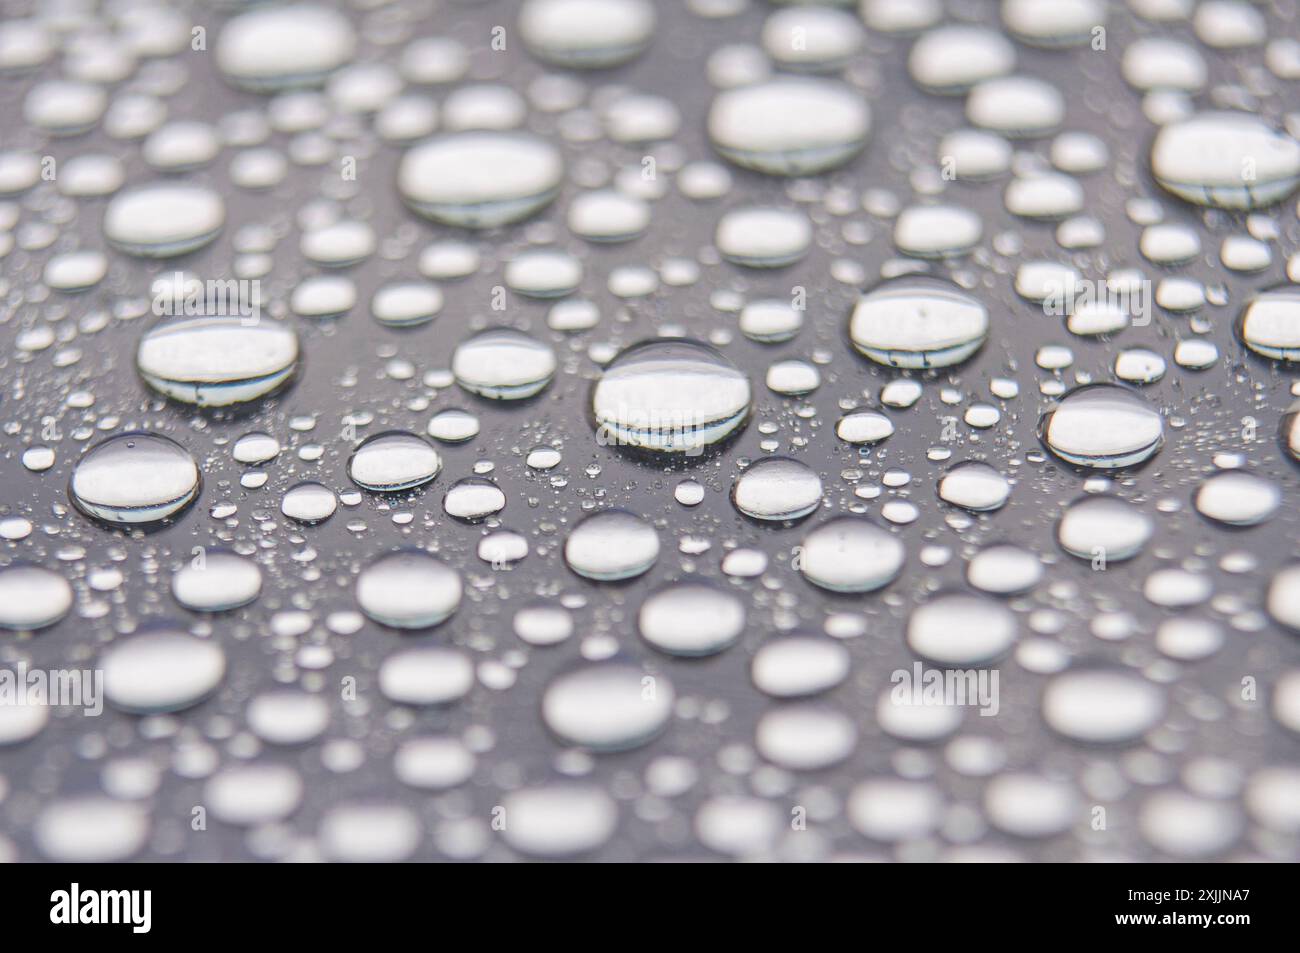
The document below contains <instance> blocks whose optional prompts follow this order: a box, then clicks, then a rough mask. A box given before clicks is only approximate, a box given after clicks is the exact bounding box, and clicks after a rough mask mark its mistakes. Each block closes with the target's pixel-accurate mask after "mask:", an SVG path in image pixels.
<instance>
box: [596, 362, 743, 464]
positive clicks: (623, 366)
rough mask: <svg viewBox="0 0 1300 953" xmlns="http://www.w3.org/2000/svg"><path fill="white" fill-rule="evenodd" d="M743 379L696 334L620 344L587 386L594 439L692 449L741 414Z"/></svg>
mask: <svg viewBox="0 0 1300 953" xmlns="http://www.w3.org/2000/svg"><path fill="white" fill-rule="evenodd" d="M750 400H751V390H750V384H749V379H748V378H746V377H745V375H744V374H743V373H741V371H740V370H739V369H738V368H737V367H736V366H735V365H734V364H732V363H731V361H730V360H728V359H727V358H726V357H724V356H723V355H722V354H721V353H719V352H718V351H716V350H714V349H713V348H711V347H709V346H708V345H707V344H701V343H699V342H697V341H686V340H676V341H646V342H644V343H641V344H635V345H633V346H632V347H629V348H627V349H626V350H624V351H623V352H622V353H620V354H619V355H618V357H617V358H615V359H614V361H613V362H612V363H611V364H610V365H609V367H608V369H607V370H606V371H605V373H604V375H603V376H602V377H601V379H600V381H599V382H597V384H596V386H595V388H594V389H593V391H592V409H593V412H594V414H595V418H596V425H597V428H598V432H597V439H598V440H600V441H601V442H602V443H606V444H613V445H614V446H620V447H633V448H636V449H641V450H655V451H662V452H670V453H687V454H691V453H699V452H701V451H702V450H703V449H704V448H706V447H708V446H711V445H713V444H716V443H718V442H720V441H721V440H723V439H724V438H726V437H727V436H729V435H730V434H731V433H732V432H734V431H735V430H736V429H737V428H739V427H740V425H741V424H743V423H744V422H745V419H746V417H748V415H749V409H750Z"/></svg>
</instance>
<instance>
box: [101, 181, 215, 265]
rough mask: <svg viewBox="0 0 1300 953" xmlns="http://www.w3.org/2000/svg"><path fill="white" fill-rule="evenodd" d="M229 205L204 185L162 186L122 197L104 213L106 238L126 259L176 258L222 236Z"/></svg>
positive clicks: (113, 201) (141, 188)
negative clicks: (136, 256) (219, 235)
mask: <svg viewBox="0 0 1300 953" xmlns="http://www.w3.org/2000/svg"><path fill="white" fill-rule="evenodd" d="M225 221H226V205H225V202H224V201H222V198H221V196H220V195H219V194H218V193H216V192H214V191H213V190H211V189H209V188H206V187H204V186H201V185H195V184H192V183H186V182H160V183H155V184H152V185H145V186H141V187H139V188H135V189H131V190H130V191H127V192H120V193H118V195H116V196H114V198H113V200H112V201H111V202H109V203H108V208H106V209H105V210H104V237H105V238H107V239H108V240H109V241H110V242H111V243H112V244H113V245H114V246H116V247H117V248H118V249H120V250H121V251H124V252H126V253H127V254H128V255H138V256H140V257H143V258H173V257H175V256H177V255H184V254H186V253H187V252H192V251H194V250H195V249H198V248H202V247H203V246H204V245H206V244H208V243H209V242H210V241H212V240H213V239H214V238H216V237H217V233H218V232H220V231H221V226H222V225H223V224H225Z"/></svg>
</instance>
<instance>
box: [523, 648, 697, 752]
mask: <svg viewBox="0 0 1300 953" xmlns="http://www.w3.org/2000/svg"><path fill="white" fill-rule="evenodd" d="M674 700H675V693H674V692H673V686H672V683H671V682H669V681H668V679H667V678H664V677H663V676H653V677H652V676H649V675H647V674H646V672H645V670H644V669H642V668H641V667H639V666H637V665H632V664H629V663H626V662H595V663H589V664H586V665H583V666H582V667H580V668H576V669H573V670H571V671H569V672H565V673H562V674H560V675H558V676H556V677H555V678H554V679H552V681H551V683H550V684H549V685H547V686H546V689H545V690H544V691H543V692H542V720H543V721H545V722H546V727H547V728H549V729H550V730H551V731H553V732H554V733H555V734H556V735H557V736H558V737H559V739H560V740H561V741H563V742H564V743H565V744H571V745H580V746H582V747H584V748H590V749H592V750H594V751H627V750H629V749H631V748H639V747H641V746H642V745H644V744H646V743H648V742H650V741H651V740H653V739H654V738H655V736H657V735H658V734H659V733H660V732H661V731H662V730H663V729H664V728H665V727H666V726H667V724H668V719H669V717H670V716H671V715H672V710H673V702H674Z"/></svg>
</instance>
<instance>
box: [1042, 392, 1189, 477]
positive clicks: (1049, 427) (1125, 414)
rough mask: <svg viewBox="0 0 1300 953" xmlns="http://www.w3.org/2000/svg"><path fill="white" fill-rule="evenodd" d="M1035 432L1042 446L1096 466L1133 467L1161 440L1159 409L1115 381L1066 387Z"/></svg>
mask: <svg viewBox="0 0 1300 953" xmlns="http://www.w3.org/2000/svg"><path fill="white" fill-rule="evenodd" d="M1039 432H1040V434H1041V436H1042V439H1043V443H1044V444H1046V446H1047V449H1049V450H1051V451H1052V452H1053V453H1054V454H1056V455H1057V456H1058V457H1060V458H1061V459H1062V460H1065V461H1066V462H1067V463H1073V464H1075V465H1076V466H1081V467H1090V468H1093V469H1101V470H1106V469H1114V468H1118V467H1131V466H1136V465H1137V464H1139V463H1142V462H1144V461H1145V460H1147V459H1149V458H1150V457H1151V456H1152V455H1153V454H1155V452H1156V451H1157V450H1159V449H1160V445H1161V444H1162V443H1163V442H1164V422H1163V420H1162V419H1161V417H1160V413H1159V411H1157V410H1156V409H1155V408H1154V407H1152V406H1151V405H1150V404H1148V403H1147V402H1146V400H1144V399H1143V398H1142V397H1141V396H1140V395H1138V394H1137V393H1136V392H1135V391H1131V390H1128V389H1127V388H1125V387H1120V386H1119V385H1116V384H1089V385H1085V386H1083V387H1079V388H1076V389H1075V390H1072V391H1070V393H1068V394H1066V395H1065V397H1063V398H1062V399H1061V402H1060V403H1059V404H1058V405H1057V406H1056V409H1055V410H1052V411H1050V412H1048V413H1047V414H1045V415H1044V416H1043V419H1042V421H1041V423H1040V424H1039Z"/></svg>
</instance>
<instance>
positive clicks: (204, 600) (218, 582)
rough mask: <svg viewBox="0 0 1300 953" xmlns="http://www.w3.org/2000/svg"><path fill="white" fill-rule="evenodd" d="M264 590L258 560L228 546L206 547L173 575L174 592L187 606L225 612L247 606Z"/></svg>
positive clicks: (181, 602) (200, 610)
mask: <svg viewBox="0 0 1300 953" xmlns="http://www.w3.org/2000/svg"><path fill="white" fill-rule="evenodd" d="M261 591H262V570H261V569H259V568H258V566H257V563H255V562H253V561H252V560H250V559H245V558H244V557H242V556H238V555H236V554H235V553H232V552H230V551H229V550H226V549H212V550H204V551H203V552H201V553H200V554H198V555H196V556H195V557H194V558H193V559H192V560H191V561H189V562H187V563H186V564H185V565H184V566H182V567H181V568H180V569H179V570H177V571H176V573H175V574H174V575H173V576H172V595H173V596H175V597H176V601H177V602H179V603H180V604H181V605H183V606H184V607H185V608H187V609H193V610H195V611H197V612H225V611H226V610H228V609H238V608H239V607H240V606H246V605H248V604H249V603H250V602H252V601H253V600H254V599H256V598H257V595H258V593H259V592H261Z"/></svg>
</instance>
